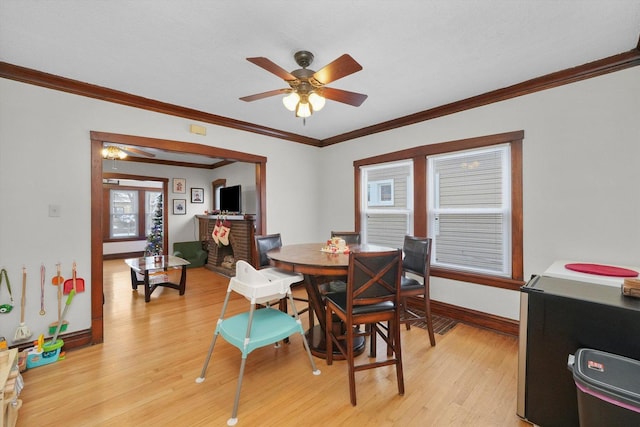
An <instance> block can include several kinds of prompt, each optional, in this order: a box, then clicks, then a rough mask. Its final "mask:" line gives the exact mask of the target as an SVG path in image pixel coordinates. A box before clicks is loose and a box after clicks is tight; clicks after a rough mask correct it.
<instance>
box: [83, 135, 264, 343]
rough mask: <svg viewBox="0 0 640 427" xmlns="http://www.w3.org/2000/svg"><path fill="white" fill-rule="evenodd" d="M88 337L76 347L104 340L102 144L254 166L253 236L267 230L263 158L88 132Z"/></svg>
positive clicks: (220, 150) (172, 142)
mask: <svg viewBox="0 0 640 427" xmlns="http://www.w3.org/2000/svg"><path fill="white" fill-rule="evenodd" d="M90 134H91V334H90V337H89V336H88V337H85V338H84V339H82V338H79V339H77V340H76V342H77V343H78V345H83V344H99V343H101V342H103V341H104V313H103V305H102V304H103V298H102V293H103V278H102V274H103V271H102V258H103V247H102V235H103V230H102V227H103V224H102V222H103V221H102V212H103V198H102V172H103V171H102V160H103V159H102V147H103V145H104V143H112V144H123V145H133V146H139V147H147V148H156V149H160V150H165V151H168V152H179V153H188V154H198V155H203V156H208V157H211V158H221V159H225V161H232V162H246V163H253V164H254V165H255V178H256V218H255V226H256V234H262V230H265V229H266V163H267V159H266V157H263V156H258V155H254V154H248V153H243V152H240V151H234V150H227V149H223V148H216V147H212V146H209V145H202V144H196V143H192V142H182V141H172V140H166V139H156V138H147V137H141V136H132V135H122V134H114V133H106V132H97V131H91V133H90Z"/></svg>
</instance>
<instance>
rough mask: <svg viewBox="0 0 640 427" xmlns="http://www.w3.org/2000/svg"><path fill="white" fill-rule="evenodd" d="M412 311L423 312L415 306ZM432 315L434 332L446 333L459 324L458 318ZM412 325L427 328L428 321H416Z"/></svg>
mask: <svg viewBox="0 0 640 427" xmlns="http://www.w3.org/2000/svg"><path fill="white" fill-rule="evenodd" d="M412 311H414V312H415V313H416V314H422V312H420V311H419V310H416V309H415V308H413V309H412ZM431 317H432V318H433V332H435V333H436V334H438V335H444V334H446V333H447V332H449V331H450V330H451V329H453V328H454V327H455V326H456V325H457V324H458V322H457V321H456V320H453V319H449V318H448V317H442V316H438V315H435V314H432V315H431ZM412 325H413V326H417V327H419V328H422V329H427V323H426V322H415V323H412Z"/></svg>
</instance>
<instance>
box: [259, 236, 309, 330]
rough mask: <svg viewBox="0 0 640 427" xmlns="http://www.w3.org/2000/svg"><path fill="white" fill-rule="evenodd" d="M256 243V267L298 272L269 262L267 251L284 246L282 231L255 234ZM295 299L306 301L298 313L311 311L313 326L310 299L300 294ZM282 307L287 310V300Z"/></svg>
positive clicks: (298, 283)
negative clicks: (276, 266) (272, 265)
mask: <svg viewBox="0 0 640 427" xmlns="http://www.w3.org/2000/svg"><path fill="white" fill-rule="evenodd" d="M255 243H256V255H257V262H256V264H257V265H256V266H255V267H256V269H258V270H263V269H273V270H277V271H278V272H280V273H284V274H291V275H296V273H292V272H287V271H284V270H281V269H279V268H275V267H271V266H270V264H269V257H268V256H267V252H269V251H270V250H272V249H277V248H280V247H282V237H281V236H280V233H274V234H265V235H263V236H255ZM302 285H304V282H303V281H300V282H297V283H294V284H292V285H291V288H296V287H299V286H302ZM293 299H294V300H295V301H302V302H305V303H306V307H304V308H303V309H301V310H299V311H298V314H303V313H305V312H309V327H310V328H311V327H313V325H314V323H315V322H314V317H313V310H311V307H310V305H309V299H308V298H301V297H298V296H294V297H293ZM280 307H281V309H282V310H283V311H286V310H287V305H286V301H285V300H283V301H281V304H280Z"/></svg>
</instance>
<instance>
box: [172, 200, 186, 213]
mask: <svg viewBox="0 0 640 427" xmlns="http://www.w3.org/2000/svg"><path fill="white" fill-rule="evenodd" d="M173 214H174V215H186V214H187V199H173Z"/></svg>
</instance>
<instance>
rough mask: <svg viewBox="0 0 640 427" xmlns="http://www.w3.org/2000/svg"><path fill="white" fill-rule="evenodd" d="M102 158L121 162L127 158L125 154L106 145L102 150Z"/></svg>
mask: <svg viewBox="0 0 640 427" xmlns="http://www.w3.org/2000/svg"><path fill="white" fill-rule="evenodd" d="M102 157H103V158H105V159H112V160H116V159H120V160H122V159H124V158H126V157H127V153H125V152H124V151H122V150H121V149H119V148H118V147H116V146H114V145H108V146H106V147H104V148H103V149H102Z"/></svg>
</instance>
